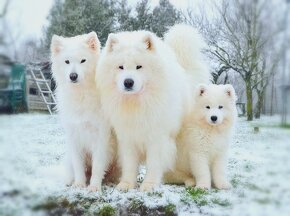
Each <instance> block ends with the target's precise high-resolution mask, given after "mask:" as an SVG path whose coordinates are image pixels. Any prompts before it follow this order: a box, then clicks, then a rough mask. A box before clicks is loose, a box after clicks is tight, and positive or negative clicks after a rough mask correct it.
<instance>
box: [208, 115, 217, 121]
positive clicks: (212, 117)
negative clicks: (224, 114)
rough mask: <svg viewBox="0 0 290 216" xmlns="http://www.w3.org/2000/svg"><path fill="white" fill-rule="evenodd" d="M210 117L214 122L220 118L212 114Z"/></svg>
mask: <svg viewBox="0 0 290 216" xmlns="http://www.w3.org/2000/svg"><path fill="white" fill-rule="evenodd" d="M210 119H211V120H212V121H213V122H215V121H216V120H217V119H218V118H217V116H211V117H210Z"/></svg>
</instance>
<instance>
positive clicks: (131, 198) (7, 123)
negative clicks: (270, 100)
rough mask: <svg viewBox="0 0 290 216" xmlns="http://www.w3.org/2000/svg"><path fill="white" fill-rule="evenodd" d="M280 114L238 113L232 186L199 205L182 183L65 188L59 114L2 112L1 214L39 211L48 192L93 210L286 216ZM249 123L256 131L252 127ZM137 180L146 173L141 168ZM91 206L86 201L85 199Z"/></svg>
mask: <svg viewBox="0 0 290 216" xmlns="http://www.w3.org/2000/svg"><path fill="white" fill-rule="evenodd" d="M279 120H280V119H279V117H277V116H275V117H262V119H261V120H255V121H254V122H251V123H249V122H247V121H246V120H245V119H244V118H240V119H239V122H238V126H237V130H236V136H235V139H234V142H233V144H232V147H231V151H230V155H229V164H228V170H229V178H230V179H231V181H232V183H233V186H234V187H233V189H232V190H230V191H217V190H214V189H213V190H210V191H209V192H207V193H206V194H205V195H202V197H201V199H203V201H204V203H198V202H199V201H198V200H195V198H194V197H191V196H190V194H189V193H188V192H187V191H186V189H185V187H184V186H177V185H161V186H160V187H159V188H158V189H156V191H154V192H153V193H142V192H139V191H138V190H137V189H134V190H130V191H128V192H119V191H117V190H115V189H114V185H112V186H104V192H103V195H100V194H99V193H90V192H88V191H87V190H86V189H75V188H70V187H66V186H64V184H63V183H62V181H61V179H62V178H61V176H62V173H63V172H62V170H61V168H60V167H61V164H62V159H63V157H64V151H65V145H64V144H65V143H64V131H63V129H62V128H61V126H60V124H59V121H58V119H57V117H56V116H49V115H46V114H21V115H1V116H0V161H1V163H0V170H1V172H0V179H1V184H0V199H1V202H0V215H31V214H33V215H41V214H42V213H43V214H44V212H41V211H34V210H33V209H34V208H35V206H37V205H38V204H39V203H42V202H45V201H46V200H47V199H48V197H52V198H53V197H55V199H56V200H57V199H58V198H59V197H62V198H66V199H67V200H69V201H70V202H74V201H78V200H80V199H82V198H84V201H85V200H94V201H95V203H99V204H98V205H94V206H91V207H89V210H90V211H94V210H96V211H97V210H98V208H101V207H102V206H104V204H106V203H109V204H110V205H111V206H112V207H114V208H117V209H120V208H123V207H128V206H130V205H132V202H135V204H136V203H137V204H136V205H137V207H138V203H141V204H142V205H144V206H146V207H147V208H148V209H156V208H158V207H162V206H163V207H164V206H167V205H169V204H170V205H174V206H176V211H177V212H178V214H179V215H263V216H265V215H279V216H281V215H285V216H286V215H289V212H290V206H289V203H290V186H289V179H290V130H289V129H288V130H287V129H282V128H280V127H278V125H279ZM254 126H259V127H260V128H259V129H260V131H259V132H258V133H254ZM142 173H143V174H141V175H140V177H139V178H142V175H144V170H142ZM89 204H91V203H89Z"/></svg>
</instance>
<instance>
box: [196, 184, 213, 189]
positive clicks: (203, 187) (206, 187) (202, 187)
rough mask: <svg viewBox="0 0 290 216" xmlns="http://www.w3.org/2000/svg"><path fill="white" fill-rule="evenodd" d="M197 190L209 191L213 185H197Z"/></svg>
mask: <svg viewBox="0 0 290 216" xmlns="http://www.w3.org/2000/svg"><path fill="white" fill-rule="evenodd" d="M195 188H199V189H203V190H209V189H210V188H211V185H210V184H208V183H197V184H196V186H195Z"/></svg>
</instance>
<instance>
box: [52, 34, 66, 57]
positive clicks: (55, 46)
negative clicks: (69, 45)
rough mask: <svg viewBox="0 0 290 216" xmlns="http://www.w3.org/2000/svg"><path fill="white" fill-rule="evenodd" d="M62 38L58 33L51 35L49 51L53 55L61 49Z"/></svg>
mask: <svg viewBox="0 0 290 216" xmlns="http://www.w3.org/2000/svg"><path fill="white" fill-rule="evenodd" d="M62 39H63V37H61V36H58V35H53V36H52V38H51V44H50V51H51V55H52V56H55V55H57V54H58V53H59V52H60V51H61V49H62Z"/></svg>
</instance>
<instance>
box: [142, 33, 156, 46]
mask: <svg viewBox="0 0 290 216" xmlns="http://www.w3.org/2000/svg"><path fill="white" fill-rule="evenodd" d="M143 42H144V43H145V45H146V49H147V50H154V39H153V36H152V34H151V33H149V32H148V33H146V35H145V36H144V38H143Z"/></svg>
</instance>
